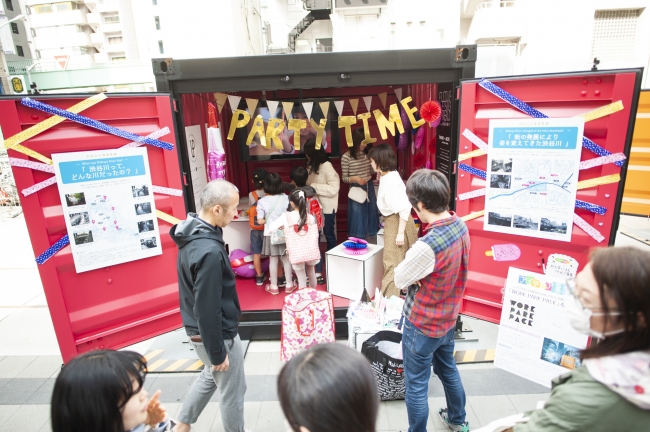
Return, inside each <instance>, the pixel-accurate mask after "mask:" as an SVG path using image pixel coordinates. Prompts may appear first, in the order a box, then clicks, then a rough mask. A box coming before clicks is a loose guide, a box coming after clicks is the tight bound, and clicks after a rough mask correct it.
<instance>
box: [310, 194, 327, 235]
mask: <svg viewBox="0 0 650 432" xmlns="http://www.w3.org/2000/svg"><path fill="white" fill-rule="evenodd" d="M307 208H308V209H309V213H310V214H311V215H312V216H314V218H315V219H316V225H318V229H319V230H320V229H323V227H324V226H325V221H324V219H323V207H321V205H320V203H319V202H318V199H317V198H316V197H315V196H313V197H310V198H307Z"/></svg>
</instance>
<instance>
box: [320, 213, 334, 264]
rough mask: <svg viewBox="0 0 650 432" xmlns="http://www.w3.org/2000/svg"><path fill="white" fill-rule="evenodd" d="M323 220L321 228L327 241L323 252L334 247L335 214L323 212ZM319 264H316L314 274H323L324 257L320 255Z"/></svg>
mask: <svg viewBox="0 0 650 432" xmlns="http://www.w3.org/2000/svg"><path fill="white" fill-rule="evenodd" d="M323 219H325V226H324V227H323V235H325V240H326V241H327V249H325V251H326V252H327V251H328V250H330V249H332V248H333V247H336V212H335V211H332V213H331V214H327V213H325V212H323ZM320 255H321V258H320V262H319V263H318V264H316V273H321V274H322V273H323V261H324V260H325V257H324V256H323V254H322V253H321V254H320Z"/></svg>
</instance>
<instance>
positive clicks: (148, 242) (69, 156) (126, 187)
mask: <svg viewBox="0 0 650 432" xmlns="http://www.w3.org/2000/svg"><path fill="white" fill-rule="evenodd" d="M52 161H53V162H54V170H55V172H56V181H57V185H58V187H59V195H60V197H61V204H62V206H63V215H64V217H65V224H66V227H67V229H68V236H69V237H70V246H71V248H72V257H73V259H74V264H75V268H76V270H77V273H81V272H85V271H89V270H95V269H98V268H103V267H108V266H112V265H116V264H121V263H125V262H129V261H135V260H139V259H143V258H149V257H152V256H155V255H161V254H162V248H161V246H160V233H159V231H158V219H157V218H156V208H155V203H154V198H153V191H152V184H151V173H150V171H149V159H148V157H147V149H146V148H128V149H117V150H105V151H88V152H76V153H59V154H53V155H52Z"/></svg>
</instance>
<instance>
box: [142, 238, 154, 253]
mask: <svg viewBox="0 0 650 432" xmlns="http://www.w3.org/2000/svg"><path fill="white" fill-rule="evenodd" d="M156 246H158V243H157V242H156V237H151V238H147V239H140V247H141V248H142V249H144V250H146V249H153V248H155V247H156Z"/></svg>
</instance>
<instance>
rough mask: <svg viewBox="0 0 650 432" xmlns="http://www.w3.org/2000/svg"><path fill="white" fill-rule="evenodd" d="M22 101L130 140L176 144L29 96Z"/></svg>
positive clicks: (162, 145)
mask: <svg viewBox="0 0 650 432" xmlns="http://www.w3.org/2000/svg"><path fill="white" fill-rule="evenodd" d="M20 102H21V103H22V104H23V105H25V106H26V107H29V108H34V109H37V110H39V111H43V112H46V113H48V114H53V115H58V116H61V117H64V118H67V119H68V120H71V121H73V122H76V123H80V124H83V125H86V126H89V127H92V128H95V129H98V130H100V131H103V132H106V133H109V134H111V135H115V136H118V137H120V138H125V139H128V140H129V141H135V142H139V143H143V144H149V145H152V146H155V147H160V148H162V149H164V150H173V149H174V146H173V145H172V144H170V143H168V142H165V141H160V140H157V139H153V138H147V137H143V136H140V135H136V134H134V133H131V132H127V131H125V130H122V129H118V128H116V127H113V126H109V125H107V124H105V123H102V122H100V121H97V120H93V119H91V118H88V117H85V116H82V115H80V114H74V113H71V112H70V111H66V110H62V109H60V108H56V107H53V106H52V105H48V104H45V103H43V102H39V101H35V100H33V99H31V98H28V97H26V98H23V99H22V100H21V101H20Z"/></svg>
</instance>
